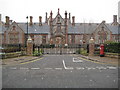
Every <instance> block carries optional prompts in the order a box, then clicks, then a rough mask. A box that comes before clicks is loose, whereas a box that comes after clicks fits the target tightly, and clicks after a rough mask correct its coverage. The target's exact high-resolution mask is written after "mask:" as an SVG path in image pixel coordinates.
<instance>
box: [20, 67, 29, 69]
mask: <svg viewBox="0 0 120 90" xmlns="http://www.w3.org/2000/svg"><path fill="white" fill-rule="evenodd" d="M20 69H28V68H24V67H20Z"/></svg>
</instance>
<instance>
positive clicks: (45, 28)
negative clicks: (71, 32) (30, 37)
mask: <svg viewBox="0 0 120 90" xmlns="http://www.w3.org/2000/svg"><path fill="white" fill-rule="evenodd" d="M18 25H19V27H20V28H21V29H22V30H24V32H25V33H27V24H25V23H19V24H18ZM49 30H50V27H49V25H47V24H43V25H42V26H39V25H38V23H36V24H34V25H32V26H29V25H28V33H33V34H47V33H49Z"/></svg>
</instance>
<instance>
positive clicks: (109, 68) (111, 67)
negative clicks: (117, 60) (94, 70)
mask: <svg viewBox="0 0 120 90" xmlns="http://www.w3.org/2000/svg"><path fill="white" fill-rule="evenodd" d="M107 68H108V69H117V67H107Z"/></svg>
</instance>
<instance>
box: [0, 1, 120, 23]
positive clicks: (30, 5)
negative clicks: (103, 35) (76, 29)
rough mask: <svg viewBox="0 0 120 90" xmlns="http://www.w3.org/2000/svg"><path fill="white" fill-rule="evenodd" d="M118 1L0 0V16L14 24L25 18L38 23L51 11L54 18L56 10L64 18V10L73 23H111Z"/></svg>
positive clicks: (116, 11) (116, 12)
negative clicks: (27, 17) (104, 21)
mask: <svg viewBox="0 0 120 90" xmlns="http://www.w3.org/2000/svg"><path fill="white" fill-rule="evenodd" d="M119 1H120V0H0V14H2V21H5V16H9V17H10V19H11V20H13V21H16V22H26V16H33V22H38V17H39V16H42V20H43V22H44V21H45V12H48V15H50V11H51V10H52V11H53V17H55V16H56V14H57V11H58V8H60V14H61V15H62V17H63V18H64V12H65V10H66V11H67V12H68V13H69V12H70V13H71V16H75V22H84V21H85V22H94V23H95V22H98V23H100V22H102V20H106V22H107V23H111V22H112V21H113V15H118V2H119Z"/></svg>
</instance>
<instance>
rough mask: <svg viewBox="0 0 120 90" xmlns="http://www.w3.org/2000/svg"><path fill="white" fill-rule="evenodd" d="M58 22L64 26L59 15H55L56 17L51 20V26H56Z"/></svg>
mask: <svg viewBox="0 0 120 90" xmlns="http://www.w3.org/2000/svg"><path fill="white" fill-rule="evenodd" d="M58 21H59V22H60V23H61V25H64V19H63V18H62V16H61V15H60V14H57V16H56V17H55V18H54V19H53V25H56V23H57V22H58Z"/></svg>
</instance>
